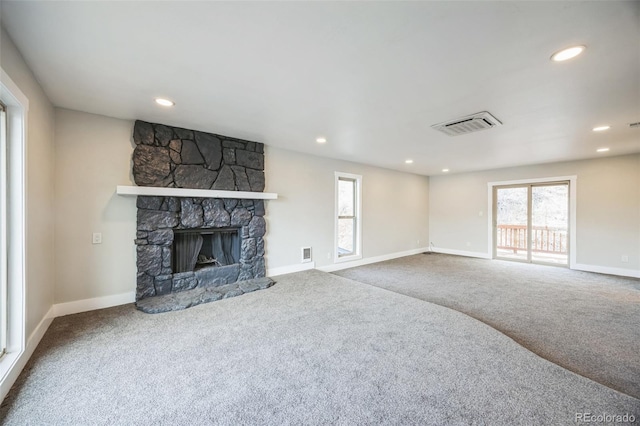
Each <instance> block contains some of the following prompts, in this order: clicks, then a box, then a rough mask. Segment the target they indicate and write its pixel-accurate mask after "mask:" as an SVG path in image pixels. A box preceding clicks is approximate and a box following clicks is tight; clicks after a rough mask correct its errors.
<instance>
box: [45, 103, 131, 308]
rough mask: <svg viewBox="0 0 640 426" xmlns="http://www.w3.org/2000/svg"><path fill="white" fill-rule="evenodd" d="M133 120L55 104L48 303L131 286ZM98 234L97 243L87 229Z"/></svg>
mask: <svg viewBox="0 0 640 426" xmlns="http://www.w3.org/2000/svg"><path fill="white" fill-rule="evenodd" d="M132 132H133V123H132V122H131V121H126V120H117V119H113V118H108V117H104V116H100V115H94V114H87V113H83V112H77V111H70V110H66V109H60V108H56V133H55V135H56V152H55V158H56V178H55V179H56V191H55V211H56V221H55V232H56V238H55V247H56V249H55V252H56V270H55V277H56V290H55V303H65V302H71V301H76V300H83V299H91V298H95V297H103V296H109V295H115V294H122V293H127V292H133V291H135V287H136V263H135V245H134V239H135V237H136V198H135V197H122V196H118V195H116V194H115V190H116V185H132V179H131V154H132V153H133V147H134V144H133V140H132V136H131V135H132ZM94 232H100V233H102V244H92V234H93V233H94Z"/></svg>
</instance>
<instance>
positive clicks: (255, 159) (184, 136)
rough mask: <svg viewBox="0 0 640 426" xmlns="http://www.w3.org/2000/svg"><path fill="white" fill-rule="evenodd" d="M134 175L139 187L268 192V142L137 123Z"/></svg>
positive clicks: (135, 129)
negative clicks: (265, 175) (265, 184)
mask: <svg viewBox="0 0 640 426" xmlns="http://www.w3.org/2000/svg"><path fill="white" fill-rule="evenodd" d="M133 140H134V142H135V144H136V148H135V150H134V151H133V178H134V181H135V182H136V184H138V185H140V186H160V187H165V188H194V189H219V190H226V191H253V192H262V191H264V145H263V144H261V143H258V142H249V141H243V140H240V139H234V138H230V137H227V136H221V135H216V134H213V133H204V132H198V131H194V130H187V129H181V128H178V127H169V126H165V125H162V124H154V123H147V122H145V121H139V120H138V121H136V123H135V126H134V129H133Z"/></svg>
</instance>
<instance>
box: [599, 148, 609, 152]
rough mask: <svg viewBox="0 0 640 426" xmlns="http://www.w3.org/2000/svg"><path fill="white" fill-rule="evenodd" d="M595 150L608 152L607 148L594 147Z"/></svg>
mask: <svg viewBox="0 0 640 426" xmlns="http://www.w3.org/2000/svg"><path fill="white" fill-rule="evenodd" d="M596 151H597V152H608V151H609V148H598V149H596Z"/></svg>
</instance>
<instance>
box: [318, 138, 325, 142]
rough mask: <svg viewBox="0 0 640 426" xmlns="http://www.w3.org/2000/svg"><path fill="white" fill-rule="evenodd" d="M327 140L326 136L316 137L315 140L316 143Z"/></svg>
mask: <svg viewBox="0 0 640 426" xmlns="http://www.w3.org/2000/svg"><path fill="white" fill-rule="evenodd" d="M326 141H327V138H316V142H318V143H325V142H326Z"/></svg>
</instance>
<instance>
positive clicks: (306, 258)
mask: <svg viewBox="0 0 640 426" xmlns="http://www.w3.org/2000/svg"><path fill="white" fill-rule="evenodd" d="M307 262H311V247H302V263H307Z"/></svg>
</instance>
